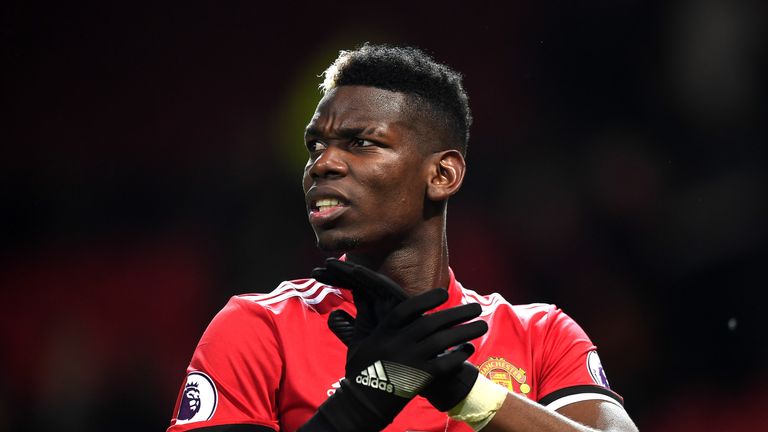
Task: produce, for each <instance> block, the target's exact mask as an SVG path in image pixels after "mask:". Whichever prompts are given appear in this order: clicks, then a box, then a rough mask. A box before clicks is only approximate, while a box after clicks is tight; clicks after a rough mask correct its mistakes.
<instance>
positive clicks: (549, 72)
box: [0, 0, 768, 431]
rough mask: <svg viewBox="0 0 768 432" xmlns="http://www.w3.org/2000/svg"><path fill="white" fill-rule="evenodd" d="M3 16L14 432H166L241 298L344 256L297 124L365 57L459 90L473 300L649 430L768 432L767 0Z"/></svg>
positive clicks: (456, 216) (199, 8) (6, 401)
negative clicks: (214, 324)
mask: <svg viewBox="0 0 768 432" xmlns="http://www.w3.org/2000/svg"><path fill="white" fill-rule="evenodd" d="M1 8H2V17H1V18H0V22H1V23H2V35H3V37H2V42H0V43H1V44H2V55H3V58H4V61H3V65H4V66H3V76H4V79H3V95H4V97H3V99H4V102H3V105H4V106H5V109H4V110H3V112H4V115H3V124H4V125H3V127H2V132H0V133H2V138H1V139H2V143H3V144H2V156H0V184H1V185H2V186H1V187H0V202H2V206H3V209H2V212H1V213H0V218H1V219H0V220H1V221H2V226H3V237H2V242H0V254H1V255H0V256H1V259H0V289H1V290H2V293H3V294H2V301H0V320H2V330H1V333H0V344H2V349H0V352H2V354H0V368H1V370H2V375H0V430H9V431H43V430H60V431H70V430H71V431H96V430H112V431H137V430H163V429H164V428H165V427H166V426H167V423H168V421H169V419H170V417H171V414H172V413H171V411H172V408H173V404H174V400H175V398H176V394H177V391H178V386H179V385H180V383H181V380H182V377H183V374H184V368H185V366H186V364H187V362H188V360H189V357H190V355H191V353H192V350H193V348H194V345H195V343H196V341H197V339H198V338H199V336H200V334H201V333H202V331H203V329H204V328H205V326H206V324H207V323H208V322H209V320H210V319H211V318H212V316H213V315H214V314H215V313H216V311H218V310H219V309H220V308H221V307H222V306H223V305H224V303H225V302H226V300H227V298H228V297H229V296H231V295H233V294H236V293H244V292H263V291H268V290H270V289H271V288H272V287H274V286H275V285H276V284H277V283H279V282H280V281H281V280H283V279H288V278H298V277H302V276H305V275H307V274H308V272H309V270H310V269H311V268H312V267H314V266H316V265H317V264H318V263H320V262H321V260H322V259H323V258H324V255H323V254H321V253H319V252H317V251H315V250H314V245H313V235H312V231H311V229H310V227H309V225H308V224H307V222H306V216H305V211H304V208H303V201H302V193H301V188H300V182H299V179H300V175H301V169H302V167H303V163H304V158H305V155H304V149H303V147H302V140H301V136H302V128H303V126H304V125H305V123H306V121H307V119H308V118H309V115H310V113H311V112H312V110H313V108H314V105H315V103H316V101H317V99H318V97H319V93H318V91H317V89H316V85H317V82H318V79H317V77H316V76H317V75H318V74H319V73H320V72H321V71H322V70H323V69H324V67H325V66H326V65H327V64H328V63H329V62H330V61H331V60H332V59H333V58H334V57H335V55H336V54H337V52H338V50H339V49H343V48H351V47H353V46H354V45H356V44H358V43H359V42H362V41H365V40H370V41H374V42H389V43H407V44H415V45H417V46H420V47H423V48H425V49H426V50H427V51H429V52H431V53H432V54H434V55H435V57H436V58H437V59H439V60H441V61H444V62H446V63H448V64H450V65H452V66H453V67H455V68H456V69H458V70H459V71H461V72H463V73H464V74H465V76H466V87H467V89H468V91H469V95H470V101H471V106H472V109H473V112H474V116H475V123H474V126H473V128H472V136H471V142H470V149H469V160H468V162H469V175H468V178H467V181H466V184H465V187H464V189H463V190H462V191H461V193H460V194H459V195H458V196H457V197H456V198H455V199H453V200H452V203H451V206H450V212H449V239H450V245H451V254H452V261H451V262H452V265H453V267H454V269H455V270H456V271H457V273H458V275H459V276H460V279H461V280H462V281H463V282H464V284H465V285H466V286H468V287H470V288H473V289H475V290H477V291H480V292H491V291H498V292H501V293H503V294H504V295H505V296H506V297H507V298H508V299H509V300H511V301H513V302H532V301H543V302H553V303H556V304H558V305H559V306H561V307H562V308H563V309H564V310H565V311H566V312H568V313H569V314H570V315H572V316H573V317H574V318H575V319H576V320H577V321H578V322H580V323H581V324H582V326H583V327H584V328H585V329H586V330H587V332H588V333H589V334H590V335H591V337H592V338H593V340H594V341H595V342H596V344H597V345H598V346H599V348H600V354H601V357H602V358H603V362H604V364H605V365H606V368H607V374H608V378H609V380H610V381H611V384H612V386H613V388H614V389H616V390H617V391H619V392H620V393H621V394H622V395H623V396H624V397H625V399H626V406H627V409H628V410H629V412H630V413H631V415H632V416H633V418H634V419H635V420H636V421H637V423H638V425H639V426H640V427H641V429H645V430H654V431H673V430H674V431H698V430H758V429H762V430H766V429H768V426H766V422H768V420H766V418H767V417H766V416H765V415H764V412H763V410H764V407H765V406H766V403H767V402H768V368H766V367H765V364H766V360H768V356H767V355H766V354H767V351H768V348H766V347H767V346H768V344H766V343H765V330H766V327H767V326H766V324H765V312H764V306H763V303H762V301H763V299H764V298H765V296H764V294H763V292H764V290H765V287H766V286H768V284H767V283H766V276H765V270H764V269H765V264H764V263H765V260H764V258H765V257H766V234H767V232H766V231H767V229H766V228H767V226H766V223H765V221H766V216H767V213H768V206H766V199H765V197H766V184H768V182H766V169H765V168H766V165H765V161H766V150H765V143H766V142H768V140H767V139H766V138H768V133H767V132H768V131H767V130H766V129H767V125H768V123H767V122H766V121H765V119H766V113H767V111H768V110H766V100H768V99H766V97H765V90H766V87H765V81H764V80H763V78H764V77H765V76H766V70H765V66H766V62H765V59H766V58H765V56H764V53H765V48H766V34H765V32H766V28H765V26H764V25H763V23H764V22H765V20H764V18H765V12H766V7H765V4H764V3H762V2H759V1H748V0H739V1H732V0H701V1H689V0H673V1H666V2H640V1H633V0H623V1H607V0H602V1H589V2H519V1H512V2H490V1H474V2H461V1H442V2H435V3H421V2H387V3H367V4H364V3H362V2H360V3H357V2H328V3H325V4H314V5H309V4H306V5H302V4H294V3H290V2H275V3H272V4H268V5H267V4H259V3H258V2H245V1H241V2H210V3H207V4H205V5H203V4H202V3H195V4H194V5H192V4H188V5H186V6H183V7H182V6H171V5H167V4H160V3H159V2H158V3H157V4H153V5H145V6H139V5H137V4H136V3H133V2H124V3H121V4H112V3H110V2H98V3H94V4H76V5H75V4H70V3H55V4H54V3H49V4H39V3H32V2H25V3H23V4H21V3H19V4H13V3H12V4H4V5H3V6H1Z"/></svg>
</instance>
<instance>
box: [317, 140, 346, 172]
mask: <svg viewBox="0 0 768 432" xmlns="http://www.w3.org/2000/svg"><path fill="white" fill-rule="evenodd" d="M309 164H310V165H309V175H310V177H312V178H313V179H318V178H337V177H344V176H345V175H347V163H346V161H345V160H344V157H343V150H341V149H339V148H338V147H336V146H335V145H330V146H328V148H326V149H325V150H323V152H322V153H320V156H318V157H317V159H315V160H314V162H313V161H311V160H310V162H309Z"/></svg>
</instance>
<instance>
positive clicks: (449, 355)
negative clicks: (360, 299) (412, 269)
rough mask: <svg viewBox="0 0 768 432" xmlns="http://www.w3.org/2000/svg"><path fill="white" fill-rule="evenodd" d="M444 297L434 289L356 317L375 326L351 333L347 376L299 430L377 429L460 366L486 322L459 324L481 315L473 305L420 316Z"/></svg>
mask: <svg viewBox="0 0 768 432" xmlns="http://www.w3.org/2000/svg"><path fill="white" fill-rule="evenodd" d="M326 280H327V279H326ZM389 282H391V281H389ZM392 283H393V282H392ZM395 285H396V284H395ZM374 290H375V289H371V290H370V291H371V292H372V291H374ZM447 299H448V293H447V292H446V291H445V290H442V289H435V290H432V291H429V292H427V293H424V294H421V295H419V296H416V297H412V298H409V299H407V300H404V301H402V303H400V304H398V305H397V306H395V307H394V308H392V309H391V310H390V313H389V314H387V316H385V317H381V319H380V320H379V319H378V316H375V317H373V318H374V319H370V320H369V319H368V318H371V317H368V318H366V317H364V316H360V319H362V320H363V322H364V323H367V324H370V323H373V322H377V321H378V322H377V325H375V327H374V328H373V330H372V331H371V332H370V334H368V335H366V336H364V337H360V335H357V334H353V335H352V337H351V339H350V340H351V344H350V346H349V349H348V352H347V364H346V377H345V379H344V380H342V381H341V386H340V388H339V389H338V390H337V391H336V392H335V393H334V394H333V395H332V396H331V397H329V398H328V400H326V402H324V403H323V404H322V405H321V406H320V408H319V409H318V413H317V414H316V415H315V416H314V417H313V418H312V419H310V421H309V422H308V423H307V424H305V425H304V426H303V427H302V430H336V431H339V432H342V431H369V430H381V429H382V428H384V427H386V425H387V424H389V423H391V422H392V420H393V419H394V418H395V416H397V414H398V413H399V412H400V411H401V410H402V409H403V408H404V407H405V405H406V404H407V403H408V401H410V400H411V399H412V398H413V397H414V396H415V395H416V394H418V393H419V392H420V391H421V390H423V389H424V388H425V387H426V386H427V385H428V384H429V382H430V381H432V379H433V378H434V377H442V376H443V375H445V374H447V373H451V372H453V371H456V370H457V369H459V368H460V367H461V365H462V363H463V362H464V360H466V359H467V358H468V357H469V356H470V355H471V354H472V352H473V351H474V348H473V347H472V345H471V344H468V343H466V342H467V341H469V340H471V339H474V338H476V337H478V336H480V335H482V334H483V333H485V332H486V331H487V325H486V324H485V323H484V322H482V321H477V322H473V323H469V324H463V325H460V324H461V323H464V322H466V321H468V320H471V319H473V318H475V317H477V316H478V315H479V314H480V307H479V305H476V304H473V305H463V306H459V307H456V308H451V309H447V310H444V311H440V312H436V313H433V314H429V315H424V313H425V312H427V311H429V310H431V309H433V308H435V307H437V306H439V305H440V304H442V303H444V302H445V301H446V300H447ZM370 305H374V303H370ZM363 310H366V309H365V308H363ZM340 313H342V312H334V313H333V314H332V316H331V320H330V321H331V322H333V321H334V319H335V318H339V317H341V318H345V319H351V317H349V315H346V314H345V315H346V316H345V315H340ZM360 313H364V312H363V311H359V312H358V314H360ZM348 322H351V321H348ZM352 325H353V326H356V324H352ZM457 345H458V347H457V348H455V349H453V350H450V351H448V349H449V348H451V347H454V346H457ZM441 354H442V355H441ZM329 426H330V427H332V429H331V428H330V427H329Z"/></svg>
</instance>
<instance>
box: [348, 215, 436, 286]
mask: <svg viewBox="0 0 768 432" xmlns="http://www.w3.org/2000/svg"><path fill="white" fill-rule="evenodd" d="M431 234H433V235H427V236H425V237H426V238H431V239H433V240H431V241H425V242H413V243H411V244H406V245H402V246H401V247H398V248H395V249H393V250H388V251H384V252H370V251H353V252H348V253H347V260H349V261H350V262H354V263H356V264H360V265H364V266H366V267H368V268H370V269H371V270H374V271H377V272H379V273H382V274H384V275H386V276H387V277H389V278H390V279H392V280H393V281H395V282H397V283H398V284H399V285H400V286H401V287H402V288H403V289H404V290H405V291H406V292H407V293H408V294H409V295H411V296H414V295H418V294H421V293H424V292H426V291H429V290H431V289H434V288H446V289H447V288H448V283H449V282H450V275H449V272H448V242H447V238H446V235H445V230H444V229H442V227H440V229H439V231H438V232H436V233H431Z"/></svg>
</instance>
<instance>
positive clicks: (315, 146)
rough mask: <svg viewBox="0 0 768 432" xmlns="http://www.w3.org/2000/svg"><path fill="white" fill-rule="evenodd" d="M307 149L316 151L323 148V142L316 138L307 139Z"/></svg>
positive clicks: (312, 151)
mask: <svg viewBox="0 0 768 432" xmlns="http://www.w3.org/2000/svg"><path fill="white" fill-rule="evenodd" d="M307 150H309V152H310V153H317V152H320V151H323V150H325V144H323V143H322V142H320V141H318V140H309V141H307Z"/></svg>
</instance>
